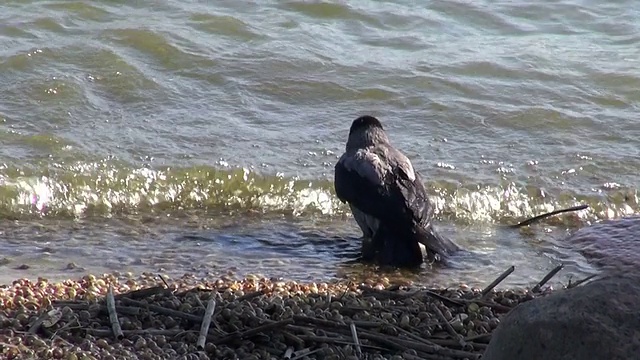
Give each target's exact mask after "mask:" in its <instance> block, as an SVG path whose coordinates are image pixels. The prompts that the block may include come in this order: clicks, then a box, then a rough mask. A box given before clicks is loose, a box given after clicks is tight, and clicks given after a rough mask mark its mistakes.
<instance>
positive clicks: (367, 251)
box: [362, 236, 376, 262]
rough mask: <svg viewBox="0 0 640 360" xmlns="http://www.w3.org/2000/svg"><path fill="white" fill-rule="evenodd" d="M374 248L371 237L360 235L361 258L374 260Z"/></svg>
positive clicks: (368, 260)
mask: <svg viewBox="0 0 640 360" xmlns="http://www.w3.org/2000/svg"><path fill="white" fill-rule="evenodd" d="M375 257H376V249H375V248H374V246H373V239H371V238H369V237H366V236H363V237H362V260H364V261H367V262H370V261H373V260H375Z"/></svg>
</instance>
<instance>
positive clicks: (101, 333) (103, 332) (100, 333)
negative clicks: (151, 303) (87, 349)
mask: <svg viewBox="0 0 640 360" xmlns="http://www.w3.org/2000/svg"><path fill="white" fill-rule="evenodd" d="M84 331H85V332H86V333H87V334H89V335H93V336H96V337H108V336H111V335H112V332H111V330H109V329H93V328H85V329H84ZM188 332H194V331H191V330H184V329H140V330H122V333H123V335H126V336H129V335H145V334H147V335H155V336H159V335H163V336H178V335H180V334H184V333H188Z"/></svg>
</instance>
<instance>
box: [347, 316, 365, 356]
mask: <svg viewBox="0 0 640 360" xmlns="http://www.w3.org/2000/svg"><path fill="white" fill-rule="evenodd" d="M349 328H350V329H351V336H352V337H353V342H354V343H355V344H356V354H357V355H358V358H359V359H362V348H361V347H360V340H358V331H357V330H356V324H354V323H353V322H352V323H350V324H349Z"/></svg>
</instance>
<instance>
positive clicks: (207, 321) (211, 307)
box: [196, 297, 216, 350]
mask: <svg viewBox="0 0 640 360" xmlns="http://www.w3.org/2000/svg"><path fill="white" fill-rule="evenodd" d="M215 310H216V300H215V299H214V298H213V297H211V299H209V302H208V303H207V310H205V312H204V316H203V317H202V324H201V325H200V335H199V336H198V342H197V343H196V347H197V348H198V350H202V349H204V344H205V342H206V341H207V334H208V333H209V326H210V325H211V317H212V316H213V312H214V311H215Z"/></svg>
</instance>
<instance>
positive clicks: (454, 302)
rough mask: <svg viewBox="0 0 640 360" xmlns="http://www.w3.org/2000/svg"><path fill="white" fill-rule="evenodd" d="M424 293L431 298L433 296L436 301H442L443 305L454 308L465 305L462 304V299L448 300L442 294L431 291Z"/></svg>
mask: <svg viewBox="0 0 640 360" xmlns="http://www.w3.org/2000/svg"><path fill="white" fill-rule="evenodd" d="M424 293H425V294H427V295H429V296H431V297H433V298H436V299H438V300H440V301H442V302H443V303H448V304H449V305H453V306H462V305H464V303H463V302H462V300H461V299H450V298H448V297H446V296H442V295H440V294H438V293H436V292H433V291H431V290H424Z"/></svg>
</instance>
